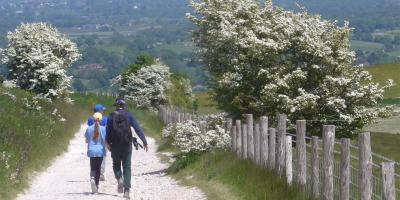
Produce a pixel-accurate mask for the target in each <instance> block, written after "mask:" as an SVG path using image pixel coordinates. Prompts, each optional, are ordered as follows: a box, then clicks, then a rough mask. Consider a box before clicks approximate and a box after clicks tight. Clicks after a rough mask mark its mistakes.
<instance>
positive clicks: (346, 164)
mask: <svg viewBox="0 0 400 200" xmlns="http://www.w3.org/2000/svg"><path fill="white" fill-rule="evenodd" d="M349 199H350V139H348V138H342V140H341V144H340V200H349Z"/></svg>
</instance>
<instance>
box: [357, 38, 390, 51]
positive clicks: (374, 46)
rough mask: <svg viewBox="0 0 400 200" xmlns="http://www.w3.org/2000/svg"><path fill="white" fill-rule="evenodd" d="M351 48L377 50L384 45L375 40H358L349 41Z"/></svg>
mask: <svg viewBox="0 0 400 200" xmlns="http://www.w3.org/2000/svg"><path fill="white" fill-rule="evenodd" d="M350 45H351V49H353V50H362V51H377V50H381V49H383V48H384V45H383V44H381V43H376V42H365V41H360V40H351V41H350Z"/></svg>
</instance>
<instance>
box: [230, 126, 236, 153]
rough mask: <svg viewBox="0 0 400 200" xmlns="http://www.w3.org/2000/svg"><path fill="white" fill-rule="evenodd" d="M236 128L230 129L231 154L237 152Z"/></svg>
mask: <svg viewBox="0 0 400 200" xmlns="http://www.w3.org/2000/svg"><path fill="white" fill-rule="evenodd" d="M236 137H237V136H236V126H232V127H231V143H232V152H233V153H236V152H237V144H236Z"/></svg>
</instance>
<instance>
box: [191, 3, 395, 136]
mask: <svg viewBox="0 0 400 200" xmlns="http://www.w3.org/2000/svg"><path fill="white" fill-rule="evenodd" d="M192 5H193V7H194V9H195V12H196V13H195V14H194V15H189V18H190V19H191V20H192V21H193V23H194V24H195V25H196V26H197V29H196V30H195V31H194V34H193V39H194V41H195V43H196V45H197V46H198V47H199V49H200V54H201V56H202V58H203V61H204V64H205V66H206V67H207V69H208V71H209V72H210V75H211V77H212V83H211V87H212V88H213V89H214V91H215V96H214V97H215V99H216V100H217V103H218V104H219V106H220V107H221V108H223V109H224V110H226V111H228V112H230V113H231V114H233V115H236V116H239V115H240V114H243V113H253V114H255V116H256V117H258V116H261V115H265V114H268V115H269V116H270V117H274V116H276V115H277V114H278V113H286V114H288V118H289V119H290V120H291V122H292V124H294V122H295V120H298V119H306V120H313V121H320V122H315V123H313V124H312V126H311V127H310V129H309V130H311V131H314V133H319V132H320V131H318V129H319V128H320V127H321V124H323V123H327V121H329V123H331V124H334V125H337V129H339V130H338V132H340V133H341V134H343V135H340V136H353V134H355V133H357V131H358V130H360V129H361V128H362V127H363V126H364V125H366V124H369V123H371V122H372V121H373V120H374V119H376V118H377V117H380V116H387V115H388V114H389V113H390V108H386V107H384V108H382V107H379V106H378V105H379V103H380V102H381V101H382V100H383V92H384V89H385V88H387V87H389V86H391V85H392V82H391V81H389V82H388V84H387V85H386V86H383V87H382V86H380V85H379V84H376V83H374V82H372V81H371V76H370V75H369V73H368V72H367V71H365V70H364V69H363V68H362V67H361V66H354V63H355V55H354V52H352V51H351V50H350V48H349V34H350V30H351V29H350V28H349V27H348V23H347V22H346V23H344V26H343V27H339V26H338V25H337V24H336V22H331V21H327V20H324V19H321V17H320V16H316V15H310V14H308V13H306V12H301V13H293V12H288V11H284V10H282V9H280V8H278V7H272V4H271V1H270V0H268V1H267V2H266V5H265V6H261V5H260V4H259V2H258V1H255V0H193V1H192Z"/></svg>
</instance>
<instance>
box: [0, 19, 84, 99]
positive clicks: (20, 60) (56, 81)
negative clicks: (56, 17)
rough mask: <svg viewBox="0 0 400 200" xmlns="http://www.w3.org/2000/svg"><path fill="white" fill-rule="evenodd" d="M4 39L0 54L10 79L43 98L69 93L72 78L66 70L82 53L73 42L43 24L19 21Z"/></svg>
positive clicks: (62, 95)
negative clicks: (4, 44) (5, 41)
mask: <svg viewBox="0 0 400 200" xmlns="http://www.w3.org/2000/svg"><path fill="white" fill-rule="evenodd" d="M7 39H8V46H7V48H6V49H4V50H2V51H1V54H2V63H3V64H6V65H7V67H8V69H9V74H8V77H9V79H11V80H13V81H15V83H16V84H17V86H18V87H20V88H21V89H24V90H29V91H31V92H34V93H36V94H38V95H40V96H42V97H45V98H51V99H55V98H59V97H64V96H66V95H67V94H68V90H69V88H70V87H71V83H70V82H71V77H69V76H67V74H66V69H67V68H68V67H70V66H71V65H72V64H73V63H74V62H75V61H77V60H78V59H79V58H80V56H81V55H80V54H79V52H78V48H77V47H76V44H75V43H73V42H72V41H70V40H69V39H67V38H66V37H65V36H63V35H62V34H61V33H60V32H58V30H57V29H56V28H54V27H52V26H50V25H47V24H45V23H28V24H22V25H21V26H19V27H18V28H17V29H16V30H15V32H10V33H8V35H7Z"/></svg>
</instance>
